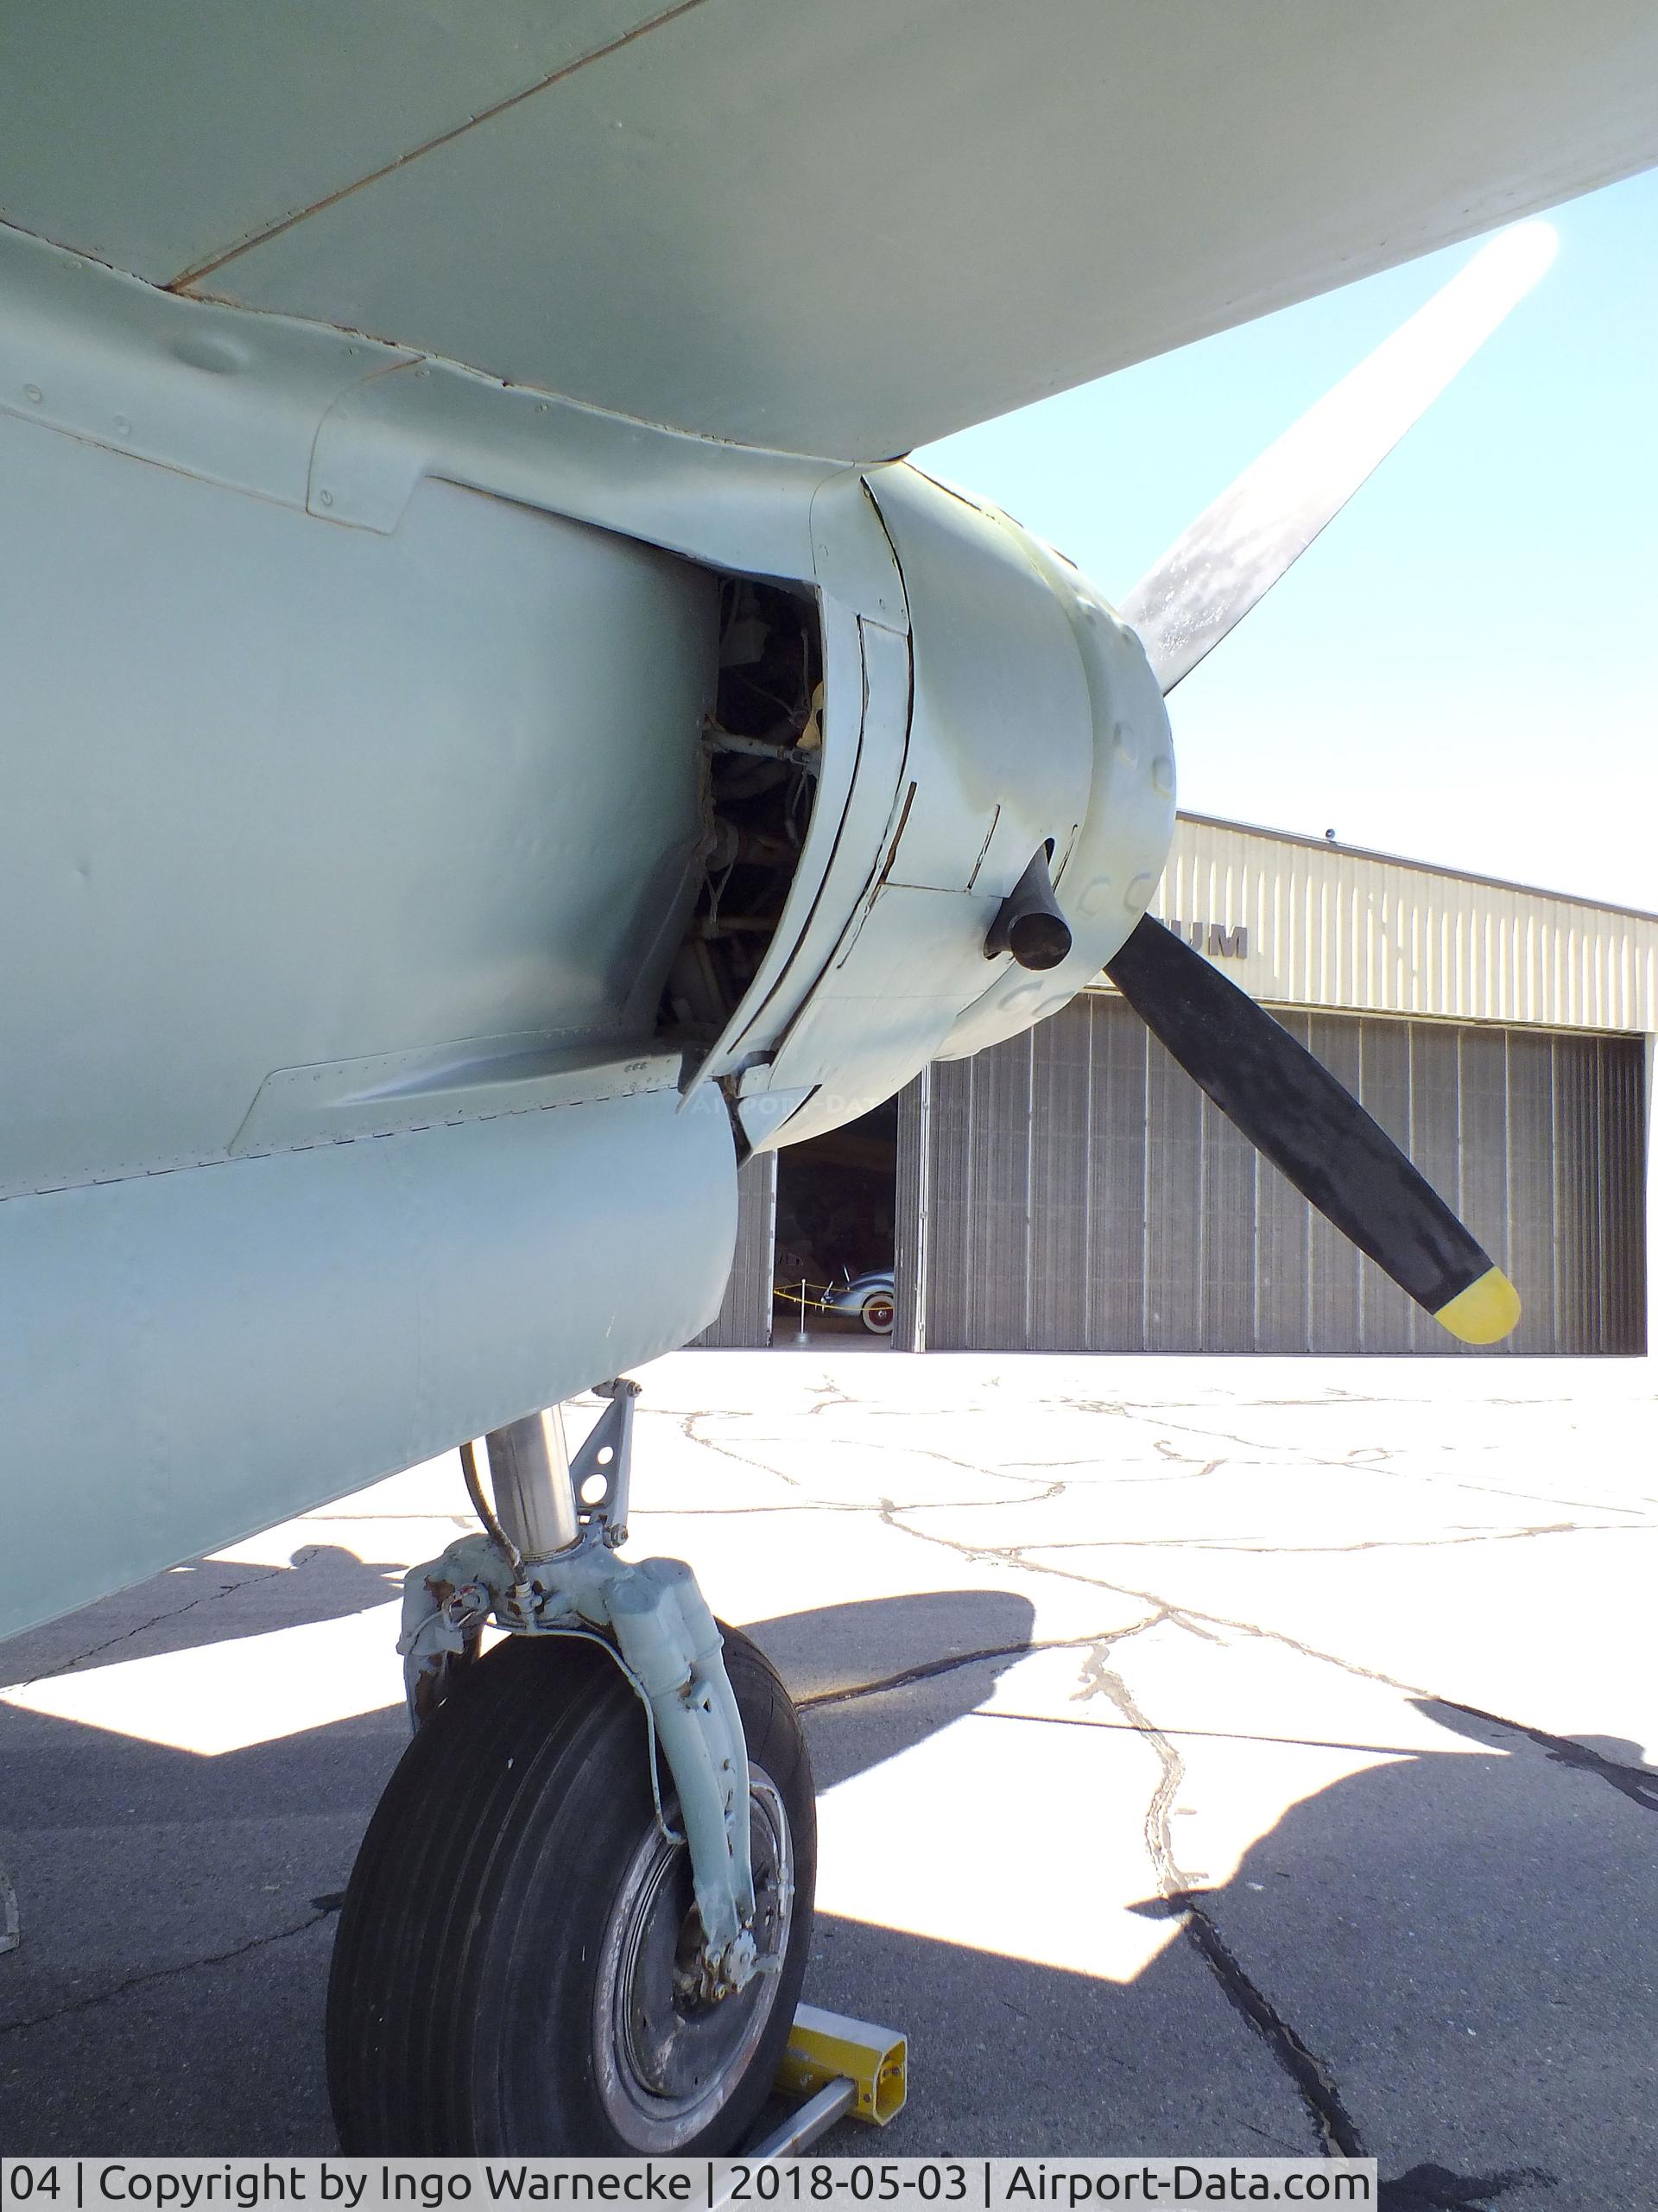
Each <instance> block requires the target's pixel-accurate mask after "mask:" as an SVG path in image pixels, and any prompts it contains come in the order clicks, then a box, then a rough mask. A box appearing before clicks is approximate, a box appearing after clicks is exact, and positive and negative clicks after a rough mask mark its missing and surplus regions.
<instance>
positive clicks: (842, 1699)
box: [794, 1609, 1169, 1719]
mask: <svg viewBox="0 0 1658 2212" xmlns="http://www.w3.org/2000/svg"><path fill="white" fill-rule="evenodd" d="M1168 1617H1169V1616H1168V1613H1167V1612H1165V1611H1163V1610H1161V1609H1160V1610H1159V1611H1157V1612H1156V1613H1148V1614H1147V1616H1146V1618H1145V1619H1143V1620H1137V1621H1135V1622H1133V1623H1132V1624H1131V1625H1130V1626H1129V1627H1127V1628H1123V1629H1119V1630H1117V1631H1116V1632H1115V1636H1116V1637H1117V1638H1127V1637H1130V1636H1138V1635H1141V1634H1142V1633H1143V1632H1145V1631H1146V1630H1147V1629H1149V1628H1155V1627H1157V1626H1159V1625H1160V1624H1161V1622H1163V1621H1165V1620H1167V1619H1168ZM1099 1641H1100V1637H1099V1635H1098V1632H1092V1633H1090V1634H1088V1635H1086V1636H1047V1637H1037V1638H1035V1639H1034V1640H1033V1641H1031V1642H1029V1643H1026V1644H990V1645H985V1646H984V1649H983V1650H982V1651H961V1652H957V1653H954V1654H952V1656H950V1657H945V1658H939V1659H921V1660H918V1661H917V1663H916V1664H915V1665H914V1666H913V1667H901V1668H900V1669H899V1670H898V1671H897V1673H896V1674H891V1675H883V1676H882V1677H881V1678H880V1680H879V1681H878V1682H864V1683H853V1684H851V1687H850V1688H848V1689H820V1690H817V1691H815V1692H814V1693H813V1695H811V1696H810V1697H797V1698H796V1699H795V1700H794V1704H795V1708H796V1710H797V1711H799V1712H801V1713H813V1712H816V1711H817V1710H818V1709H819V1708H820V1707H822V1706H825V1705H850V1704H851V1703H852V1702H854V1701H855V1700H857V1699H859V1698H864V1697H879V1696H882V1695H883V1694H884V1693H885V1692H886V1691H888V1690H893V1689H908V1687H909V1686H910V1684H911V1683H917V1682H933V1681H936V1680H937V1678H938V1677H939V1676H940V1675H949V1674H954V1673H956V1672H957V1671H958V1670H959V1669H960V1668H963V1667H971V1666H977V1665H978V1664H981V1663H982V1662H983V1661H984V1660H987V1659H1022V1658H1027V1657H1029V1655H1030V1654H1031V1653H1032V1652H1033V1651H1085V1650H1087V1649H1089V1648H1090V1647H1091V1646H1092V1645H1096V1644H1098V1642H1099ZM1008 1717H1009V1719H1011V1718H1014V1717H1016V1716H1014V1715H1011V1714H1009V1716H1008Z"/></svg>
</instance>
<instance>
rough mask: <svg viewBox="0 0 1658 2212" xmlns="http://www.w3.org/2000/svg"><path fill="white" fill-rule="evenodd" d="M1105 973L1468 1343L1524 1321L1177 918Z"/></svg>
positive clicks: (1398, 1157)
mask: <svg viewBox="0 0 1658 2212" xmlns="http://www.w3.org/2000/svg"><path fill="white" fill-rule="evenodd" d="M1105 973H1106V974H1107V975H1108V976H1110V978H1111V981H1112V982H1113V983H1114V984H1115V985H1116V986H1117V989H1118V990H1119V991H1120V992H1122V993H1123V997H1124V998H1126V999H1127V1000H1128V1002H1129V1004H1130V1005H1131V1006H1132V1007H1133V1008H1134V1010H1135V1011H1136V1014H1138V1015H1139V1016H1140V1017H1141V1019H1142V1021H1143V1022H1144V1023H1145V1024H1146V1026H1147V1028H1148V1029H1149V1030H1150V1031H1151V1032H1152V1035H1153V1036H1155V1037H1156V1038H1157V1039H1158V1040H1159V1041H1160V1042H1161V1043H1162V1044H1163V1045H1164V1046H1165V1047H1166V1048H1167V1049H1168V1052H1169V1053H1170V1055H1172V1056H1173V1057H1174V1059H1175V1060H1177V1061H1179V1062H1180V1066H1181V1067H1182V1068H1185V1070H1186V1072H1187V1074H1188V1075H1190V1076H1191V1077H1192V1079H1193V1081H1194V1082H1195V1083H1197V1084H1198V1085H1199V1087H1201V1088H1202V1089H1203V1090H1205V1091H1206V1092H1207V1093H1208V1094H1209V1096H1210V1097H1211V1098H1212V1100H1214V1102H1215V1104H1216V1105H1217V1106H1218V1107H1219V1108H1220V1110H1221V1112H1223V1113H1224V1114H1225V1116H1226V1118H1227V1119H1228V1120H1229V1121H1231V1123H1233V1124H1234V1125H1235V1126H1236V1127H1237V1128H1238V1129H1240V1130H1241V1131H1243V1134H1244V1136H1245V1137H1247V1138H1249V1140H1250V1143H1251V1144H1253V1145H1254V1146H1255V1147H1256V1150H1258V1151H1260V1152H1262V1154H1263V1155H1264V1156H1265V1157H1266V1158H1268V1159H1269V1160H1270V1161H1271V1162H1272V1163H1273V1165H1274V1166H1275V1168H1278V1169H1281V1171H1282V1173H1283V1174H1284V1175H1286V1176H1288V1178H1289V1180H1290V1182H1293V1183H1294V1186H1295V1188H1296V1189H1297V1190H1299V1191H1300V1193H1301V1195H1302V1196H1303V1197H1305V1198H1307V1199H1308V1200H1310V1201H1311V1202H1312V1203H1313V1205H1314V1206H1316V1207H1318V1209H1319V1213H1320V1214H1323V1215H1324V1216H1325V1217H1326V1220H1330V1221H1333V1222H1334V1224H1335V1226H1337V1228H1338V1229H1339V1230H1340V1231H1341V1232H1342V1233H1343V1234H1344V1235H1345V1236H1347V1237H1350V1238H1351V1239H1352V1241H1353V1243H1354V1244H1356V1245H1357V1246H1358V1248H1359V1250H1360V1251H1361V1252H1366V1253H1368V1254H1369V1256H1370V1258H1372V1259H1373V1260H1374V1261H1375V1262H1376V1265H1377V1266H1378V1267H1380V1268H1381V1269H1382V1270H1383V1272H1384V1273H1386V1274H1388V1275H1390V1276H1391V1277H1393V1279H1394V1281H1395V1283H1398V1285H1399V1286H1400V1288H1401V1289H1402V1290H1406V1291H1408V1293H1409V1294H1410V1296H1412V1297H1413V1298H1414V1299H1415V1301H1416V1302H1417V1304H1418V1305H1419V1306H1422V1307H1424V1308H1426V1309H1427V1311H1428V1312H1429V1313H1430V1314H1432V1315H1433V1318H1434V1319H1435V1320H1436V1321H1440V1322H1441V1323H1443V1325H1444V1326H1445V1327H1446V1328H1448V1329H1449V1330H1450V1332H1451V1334H1452V1335H1453V1336H1456V1337H1460V1338H1461V1340H1462V1341H1463V1342H1464V1343H1465V1344H1495V1343H1496V1342H1497V1340H1498V1339H1499V1338H1500V1337H1504V1336H1506V1335H1507V1334H1509V1330H1510V1329H1511V1328H1513V1327H1514V1325H1515V1323H1516V1321H1518V1320H1519V1318H1520V1300H1519V1296H1518V1295H1517V1293H1516V1290H1515V1288H1514V1285H1513V1284H1512V1283H1510V1282H1509V1278H1508V1277H1507V1276H1506V1275H1504V1274H1503V1271H1502V1270H1501V1268H1499V1267H1497V1265H1496V1264H1494V1262H1493V1261H1492V1259H1491V1257H1490V1253H1489V1252H1485V1251H1484V1249H1483V1248H1482V1247H1481V1246H1480V1245H1478V1243H1477V1242H1476V1241H1475V1239H1473V1238H1472V1237H1471V1235H1470V1234H1469V1233H1468V1231H1467V1230H1466V1229H1465V1228H1464V1226H1462V1223H1461V1222H1460V1221H1459V1220H1458V1219H1457V1217H1456V1215H1455V1214H1453V1213H1452V1211H1451V1208H1450V1207H1448V1206H1447V1205H1446V1203H1445V1201H1444V1200H1443V1199H1442V1198H1441V1197H1440V1195H1439V1194H1438V1192H1437V1191H1435V1190H1434V1189H1433V1186H1432V1185H1431V1184H1430V1183H1429V1182H1427V1181H1426V1180H1425V1178H1424V1177H1423V1176H1420V1175H1419V1174H1418V1173H1417V1172H1416V1169H1414V1167H1412V1165H1411V1164H1410V1162H1409V1161H1408V1159H1407V1158H1406V1157H1405V1156H1404V1154H1403V1153H1402V1151H1401V1150H1399V1147H1398V1146H1397V1145H1396V1144H1395V1143H1394V1141H1393V1139H1392V1138H1390V1137H1389V1136H1388V1135H1387V1133H1386V1132H1385V1131H1383V1129H1381V1128H1380V1127H1379V1126H1378V1125H1377V1124H1376V1122H1375V1121H1373V1120H1372V1119H1371V1118H1370V1115H1369V1114H1368V1113H1366V1112H1365V1111H1364V1107H1363V1106H1360V1104H1359V1103H1358V1100H1357V1099H1356V1098H1354V1097H1353V1095H1352V1093H1351V1092H1350V1091H1348V1090H1346V1089H1345V1087H1343V1086H1342V1085H1341V1084H1340V1083H1338V1081H1336V1078H1335V1077H1334V1076H1333V1075H1332V1074H1331V1073H1330V1071H1329V1069H1328V1068H1325V1067H1323V1066H1321V1065H1320V1063H1319V1062H1318V1061H1316V1060H1315V1059H1314V1058H1313V1055H1312V1054H1311V1053H1310V1052H1308V1051H1307V1049H1306V1048H1305V1047H1304V1046H1302V1045H1300V1044H1298V1043H1296V1042H1295V1040H1294V1037H1293V1036H1290V1034H1289V1032H1288V1030H1285V1029H1283V1028H1281V1027H1280V1025H1279V1024H1278V1023H1276V1022H1275V1021H1274V1020H1273V1018H1272V1017H1271V1015H1270V1014H1269V1013H1268V1012H1267V1011H1265V1009H1264V1008H1263V1007H1261V1006H1259V1005H1256V1002H1255V1000H1254V999H1253V998H1250V996H1249V995H1248V993H1247V992H1243V991H1240V990H1239V989H1238V988H1237V985H1236V984H1234V983H1231V982H1229V981H1228V980H1227V979H1226V978H1225V976H1224V975H1222V974H1221V973H1220V971H1219V970H1218V968H1215V967H1211V965H1210V963H1209V962H1208V961H1207V960H1205V959H1204V957H1203V955H1202V954H1201V953H1198V952H1194V951H1193V949H1192V948H1191V947H1190V946H1189V945H1188V944H1187V943H1186V942H1185V941H1183V940H1182V939H1181V938H1180V937H1177V936H1176V935H1174V931H1173V930H1172V929H1168V928H1166V927H1165V925H1164V924H1163V923H1162V922H1158V921H1155V920H1154V919H1153V918H1152V916H1150V915H1146V916H1142V920H1141V921H1140V922H1139V924H1138V926H1137V927H1136V929H1135V931H1134V934H1133V935H1132V936H1131V937H1130V939H1129V941H1128V942H1127V944H1125V945H1124V946H1123V948H1122V950H1121V951H1120V952H1119V953H1118V954H1117V956H1116V958H1115V959H1114V960H1108V961H1107V962H1106V964H1105Z"/></svg>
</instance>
